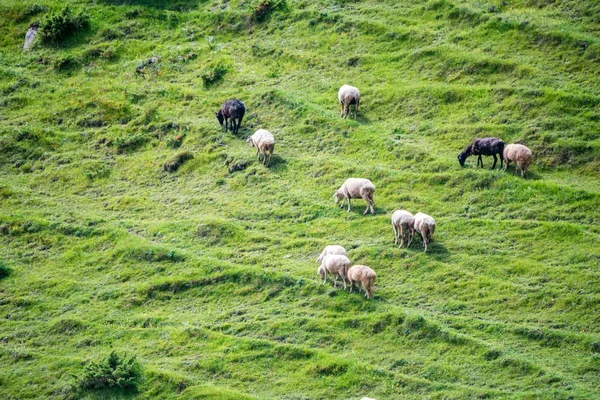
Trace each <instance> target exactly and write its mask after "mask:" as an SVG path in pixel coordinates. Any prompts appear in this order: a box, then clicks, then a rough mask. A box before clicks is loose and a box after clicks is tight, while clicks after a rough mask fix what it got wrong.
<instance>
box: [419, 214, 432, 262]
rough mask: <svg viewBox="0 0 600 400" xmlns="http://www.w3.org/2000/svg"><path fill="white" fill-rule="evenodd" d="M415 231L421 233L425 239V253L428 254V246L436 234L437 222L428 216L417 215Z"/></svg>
mask: <svg viewBox="0 0 600 400" xmlns="http://www.w3.org/2000/svg"><path fill="white" fill-rule="evenodd" d="M415 231H417V232H419V233H420V234H421V236H422V237H423V247H425V250H424V252H425V253H426V252H427V244H428V243H429V242H430V241H431V240H432V239H433V233H434V232H435V221H434V220H433V218H432V217H431V216H429V215H427V214H423V213H421V212H419V213H417V214H415Z"/></svg>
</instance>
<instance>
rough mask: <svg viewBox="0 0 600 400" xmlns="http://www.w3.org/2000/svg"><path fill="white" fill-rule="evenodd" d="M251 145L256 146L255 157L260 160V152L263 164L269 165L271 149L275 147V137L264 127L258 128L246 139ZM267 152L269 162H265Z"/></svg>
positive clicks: (271, 155) (271, 154)
mask: <svg viewBox="0 0 600 400" xmlns="http://www.w3.org/2000/svg"><path fill="white" fill-rule="evenodd" d="M246 141H247V142H248V143H250V144H252V146H254V147H256V158H257V160H258V161H260V154H262V155H263V165H266V166H267V167H268V166H269V165H271V158H272V157H273V149H275V138H274V137H273V135H272V134H271V132H269V131H267V130H265V129H259V130H257V131H256V132H254V134H253V135H252V136H250V137H249V138H248V140H246ZM267 153H269V162H268V163H267Z"/></svg>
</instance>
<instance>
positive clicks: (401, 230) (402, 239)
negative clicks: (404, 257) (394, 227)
mask: <svg viewBox="0 0 600 400" xmlns="http://www.w3.org/2000/svg"><path fill="white" fill-rule="evenodd" d="M402 246H404V227H403V226H402V225H400V246H398V248H399V249H401V248H402Z"/></svg>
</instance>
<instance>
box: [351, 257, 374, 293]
mask: <svg viewBox="0 0 600 400" xmlns="http://www.w3.org/2000/svg"><path fill="white" fill-rule="evenodd" d="M347 277H348V283H349V284H350V293H352V286H354V284H355V283H356V284H357V285H358V293H360V286H361V285H362V288H363V289H364V291H365V296H366V297H367V299H370V298H371V296H372V295H373V290H374V289H375V279H376V278H377V274H376V273H375V271H373V270H372V269H371V268H369V267H367V266H366V265H354V266H353V267H352V268H350V269H349V270H348V273H347Z"/></svg>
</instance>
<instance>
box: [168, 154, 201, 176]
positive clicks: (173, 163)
mask: <svg viewBox="0 0 600 400" xmlns="http://www.w3.org/2000/svg"><path fill="white" fill-rule="evenodd" d="M192 158H194V155H193V154H192V153H190V152H189V151H182V152H181V153H178V154H177V155H176V156H175V157H173V158H171V159H170V160H168V161H167V162H165V163H164V164H163V171H167V172H175V171H177V170H178V169H179V167H181V166H182V165H183V163H185V162H186V161H187V160H191V159H192Z"/></svg>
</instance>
